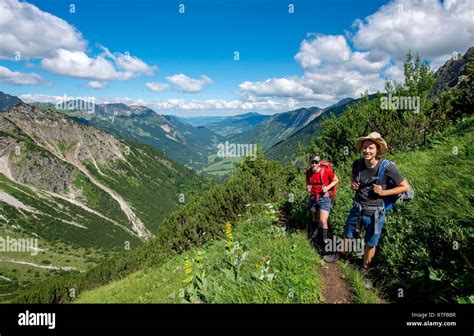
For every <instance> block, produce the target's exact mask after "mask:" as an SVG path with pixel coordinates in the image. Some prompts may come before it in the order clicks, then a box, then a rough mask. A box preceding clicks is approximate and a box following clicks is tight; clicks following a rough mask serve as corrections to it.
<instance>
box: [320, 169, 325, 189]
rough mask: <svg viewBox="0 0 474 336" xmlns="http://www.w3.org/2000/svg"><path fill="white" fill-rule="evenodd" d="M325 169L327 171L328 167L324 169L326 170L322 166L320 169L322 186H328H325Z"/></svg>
mask: <svg viewBox="0 0 474 336" xmlns="http://www.w3.org/2000/svg"><path fill="white" fill-rule="evenodd" d="M323 169H326V167H324V168H323V166H320V167H319V177H320V178H321V184H322V185H323V186H326V185H325V184H324V172H323Z"/></svg>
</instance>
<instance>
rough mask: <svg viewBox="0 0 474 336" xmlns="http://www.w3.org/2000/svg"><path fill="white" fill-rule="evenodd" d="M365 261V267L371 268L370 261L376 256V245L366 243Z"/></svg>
mask: <svg viewBox="0 0 474 336" xmlns="http://www.w3.org/2000/svg"><path fill="white" fill-rule="evenodd" d="M364 252H365V253H364V261H363V262H364V263H363V267H364V268H366V269H367V268H369V265H370V263H371V262H372V258H373V257H374V256H375V247H372V246H369V245H365V251H364Z"/></svg>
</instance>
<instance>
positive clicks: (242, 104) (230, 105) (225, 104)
mask: <svg viewBox="0 0 474 336" xmlns="http://www.w3.org/2000/svg"><path fill="white" fill-rule="evenodd" d="M18 97H19V98H20V99H21V100H23V101H24V102H25V103H33V102H42V103H48V102H49V103H54V104H56V103H58V102H61V101H63V100H64V99H65V98H64V96H53V95H45V94H24V95H19V96H18ZM90 98H93V99H94V101H95V103H97V104H110V103H123V104H127V105H142V106H148V107H150V108H152V109H153V110H155V111H157V112H161V113H172V114H176V113H177V114H179V112H193V111H198V112H208V111H217V112H222V111H227V112H232V114H235V112H236V111H237V112H240V111H257V110H258V111H271V112H282V111H287V110H288V109H289V108H293V106H292V105H290V104H289V102H288V101H283V102H279V101H276V100H271V99H265V100H260V101H255V102H249V101H244V100H239V99H235V100H224V99H208V100H184V99H168V100H164V101H159V100H143V99H134V98H128V97H116V98H99V97H90ZM181 114H182V113H181ZM214 114H215V112H214Z"/></svg>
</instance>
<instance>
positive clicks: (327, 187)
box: [323, 175, 339, 192]
mask: <svg viewBox="0 0 474 336" xmlns="http://www.w3.org/2000/svg"><path fill="white" fill-rule="evenodd" d="M338 183H339V179H338V178H337V175H334V179H333V180H332V181H331V183H329V184H328V185H327V186H326V187H323V191H324V192H328V190H331V188H333V187H334V186H335V185H337V184H338Z"/></svg>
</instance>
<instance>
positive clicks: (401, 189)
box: [374, 180, 410, 196]
mask: <svg viewBox="0 0 474 336" xmlns="http://www.w3.org/2000/svg"><path fill="white" fill-rule="evenodd" d="M409 188H410V186H409V184H408V182H407V180H403V181H402V182H401V183H400V184H398V185H397V186H396V187H395V188H392V189H388V190H382V186H380V185H378V184H374V192H375V193H376V194H379V195H380V196H392V195H398V194H401V193H404V192H407V191H408V189H409Z"/></svg>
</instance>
